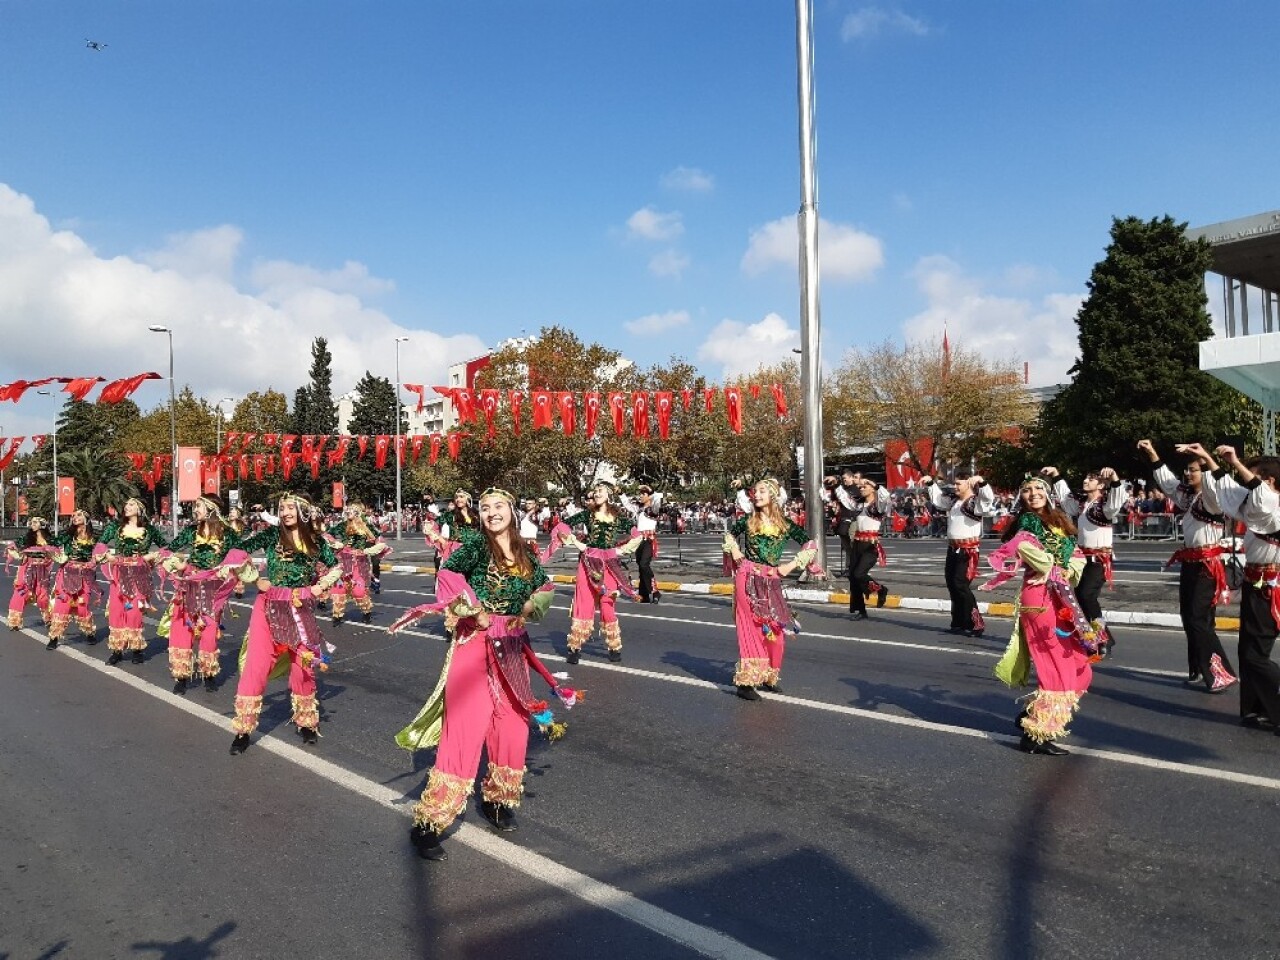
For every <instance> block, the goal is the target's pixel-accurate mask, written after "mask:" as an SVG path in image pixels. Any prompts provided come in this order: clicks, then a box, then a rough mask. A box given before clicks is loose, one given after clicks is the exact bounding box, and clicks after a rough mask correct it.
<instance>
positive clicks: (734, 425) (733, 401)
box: [724, 387, 742, 433]
mask: <svg viewBox="0 0 1280 960" xmlns="http://www.w3.org/2000/svg"><path fill="white" fill-rule="evenodd" d="M724 408H725V413H727V414H728V415H729V427H730V429H732V430H733V432H734V433H741V432H742V388H741V387H725V388H724Z"/></svg>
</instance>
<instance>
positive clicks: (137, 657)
mask: <svg viewBox="0 0 1280 960" xmlns="http://www.w3.org/2000/svg"><path fill="white" fill-rule="evenodd" d="M132 660H133V662H134V663H146V662H147V658H146V657H144V656H143V655H142V651H141V650H135V651H133V657H132Z"/></svg>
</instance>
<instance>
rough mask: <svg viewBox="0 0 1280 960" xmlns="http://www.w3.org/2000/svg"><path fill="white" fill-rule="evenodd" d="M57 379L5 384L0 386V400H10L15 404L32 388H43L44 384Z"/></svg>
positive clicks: (48, 378) (19, 381)
mask: <svg viewBox="0 0 1280 960" xmlns="http://www.w3.org/2000/svg"><path fill="white" fill-rule="evenodd" d="M57 379H58V378H57V377H45V378H44V379H43V380H15V381H13V383H6V384H4V385H3V386H0V400H12V401H13V402H14V403H17V402H18V401H19V400H21V399H22V395H23V394H24V393H26V392H27V391H28V390H30V389H31V388H32V387H43V386H44V385H45V384H46V383H53V381H55V380H57Z"/></svg>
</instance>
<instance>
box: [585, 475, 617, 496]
mask: <svg viewBox="0 0 1280 960" xmlns="http://www.w3.org/2000/svg"><path fill="white" fill-rule="evenodd" d="M601 487H603V488H604V490H605V492H606V493H608V494H609V497H610V499H612V498H613V495H614V494H615V493H617V491H618V488H617V486H615V485H614V484H612V483H610V482H609V481H608V480H597V481H596V482H595V483H593V484H592V485H591V490H592V492H594V491H596V490H599V489H600V488H601Z"/></svg>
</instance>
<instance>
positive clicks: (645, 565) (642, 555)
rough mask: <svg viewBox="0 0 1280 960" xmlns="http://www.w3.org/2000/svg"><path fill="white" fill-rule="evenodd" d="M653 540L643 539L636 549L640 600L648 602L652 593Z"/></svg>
mask: <svg viewBox="0 0 1280 960" xmlns="http://www.w3.org/2000/svg"><path fill="white" fill-rule="evenodd" d="M652 563H653V541H652V540H649V539H647V538H646V539H645V541H644V542H643V543H641V544H640V546H639V547H638V548H637V549H636V565H637V566H638V567H639V568H640V602H641V603H648V602H649V598H650V597H651V596H652V594H653V567H652V566H650V564H652Z"/></svg>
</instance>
